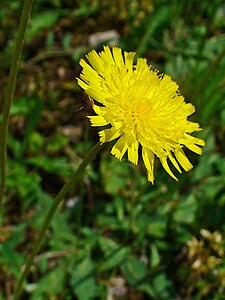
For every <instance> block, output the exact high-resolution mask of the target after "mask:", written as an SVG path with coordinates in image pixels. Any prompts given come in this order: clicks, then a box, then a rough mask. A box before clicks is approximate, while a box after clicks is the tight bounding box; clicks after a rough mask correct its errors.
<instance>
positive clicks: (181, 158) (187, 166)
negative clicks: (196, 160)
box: [174, 149, 193, 171]
mask: <svg viewBox="0 0 225 300" xmlns="http://www.w3.org/2000/svg"><path fill="white" fill-rule="evenodd" d="M174 155H175V157H176V159H177V161H178V162H179V164H180V165H181V166H182V168H183V169H184V170H185V171H189V170H191V169H192V168H193V166H192V164H191V163H190V161H189V160H188V158H187V156H186V154H185V153H184V151H183V150H182V149H180V150H178V151H175V152H174Z"/></svg>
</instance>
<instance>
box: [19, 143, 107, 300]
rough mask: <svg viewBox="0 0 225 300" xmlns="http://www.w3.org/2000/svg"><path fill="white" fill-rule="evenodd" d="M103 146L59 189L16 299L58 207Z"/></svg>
mask: <svg viewBox="0 0 225 300" xmlns="http://www.w3.org/2000/svg"><path fill="white" fill-rule="evenodd" d="M102 148H103V146H102V145H101V144H100V142H99V143H97V144H96V145H95V146H94V147H93V148H92V149H91V150H90V151H89V152H88V154H87V156H86V157H85V158H84V159H83V161H82V163H81V164H80V166H79V167H78V169H77V170H76V172H75V173H74V174H73V176H72V177H71V178H70V180H69V181H68V182H67V183H66V184H65V185H64V186H63V187H62V189H61V190H60V191H59V193H58V195H57V196H56V198H55V200H54V201H53V203H52V205H51V207H50V209H49V211H48V213H47V216H46V218H45V222H44V224H43V225H42V228H41V230H40V232H39V234H38V236H37V240H36V242H35V244H34V245H33V249H32V251H31V253H30V256H29V257H28V260H27V262H26V265H25V268H24V270H23V272H22V274H21V276H20V279H19V281H18V284H17V287H16V290H15V294H14V300H19V299H20V295H21V292H22V287H23V282H24V279H25V278H26V277H27V275H28V273H29V271H30V268H31V266H32V264H33V261H34V258H35V256H36V254H37V252H38V251H39V249H40V246H41V243H42V240H43V238H44V236H45V233H46V231H47V229H48V227H49V224H50V222H51V220H52V218H53V216H54V214H55V212H56V210H57V208H58V207H59V205H60V203H61V202H62V200H63V199H64V197H65V196H66V195H67V194H68V192H69V191H71V190H72V189H73V188H74V186H75V184H76V183H77V182H78V181H79V180H80V179H81V178H82V177H83V174H84V171H85V169H86V167H87V165H88V164H89V163H90V161H91V160H92V159H93V158H94V157H95V155H96V154H97V153H98V152H99V151H100V150H101V149H102Z"/></svg>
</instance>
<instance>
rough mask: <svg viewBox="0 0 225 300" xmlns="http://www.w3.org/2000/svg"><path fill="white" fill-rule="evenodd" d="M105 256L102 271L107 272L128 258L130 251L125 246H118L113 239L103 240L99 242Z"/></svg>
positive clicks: (101, 266)
mask: <svg viewBox="0 0 225 300" xmlns="http://www.w3.org/2000/svg"><path fill="white" fill-rule="evenodd" d="M99 243H100V247H101V248H102V250H103V252H104V253H105V256H104V257H103V258H102V262H101V264H100V270H101V271H106V270H109V269H112V268H113V267H116V266H119V265H120V264H121V263H122V262H123V261H124V260H125V258H126V257H127V254H128V253H129V249H128V248H127V247H125V246H123V245H118V244H116V243H115V242H114V241H112V240H111V239H107V238H101V239H100V240H99Z"/></svg>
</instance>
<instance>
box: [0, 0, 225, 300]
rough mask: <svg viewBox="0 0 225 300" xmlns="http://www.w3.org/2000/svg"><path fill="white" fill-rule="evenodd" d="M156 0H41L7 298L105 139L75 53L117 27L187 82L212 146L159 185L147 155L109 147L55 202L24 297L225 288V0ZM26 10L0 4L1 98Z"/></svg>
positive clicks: (15, 135) (23, 88) (12, 186)
mask: <svg viewBox="0 0 225 300" xmlns="http://www.w3.org/2000/svg"><path fill="white" fill-rule="evenodd" d="M146 2H148V3H147V4H146ZM146 2H145V1H135V0H131V1H125V0H124V1H118V3H117V4H116V2H114V1H111V2H110V1H103V0H102V1H94V0H93V1H75V2H73V4H71V1H62V0H51V1H50V0H49V1H44V0H36V1H34V7H33V11H32V15H31V25H30V27H29V30H28V32H27V40H26V43H25V46H24V50H23V53H22V63H21V69H20V71H19V76H18V80H17V85H16V93H15V99H14V101H13V106H12V110H11V117H10V124H9V127H10V128H9V131H10V132H9V138H8V167H7V186H6V194H5V201H4V206H3V214H2V216H1V229H0V243H1V244H0V299H9V297H10V296H12V295H13V291H14V288H15V285H16V282H17V281H18V278H19V275H20V273H21V268H22V267H23V266H24V264H25V262H26V259H27V255H28V253H29V251H30V249H31V246H32V244H33V243H34V240H35V238H36V234H37V232H38V230H39V229H40V227H41V224H42V223H43V220H44V218H45V216H46V211H47V209H48V208H49V206H50V205H51V203H52V201H53V199H54V196H55V195H56V194H57V192H58V191H59V190H60V188H61V187H62V186H63V184H64V183H65V182H67V180H68V179H69V178H70V176H71V174H72V172H73V171H74V170H75V169H76V168H77V167H78V165H79V163H80V161H81V159H82V158H83V157H84V155H85V153H86V152H87V151H88V149H90V147H91V146H92V145H94V144H95V143H96V142H97V140H98V135H97V130H96V129H95V128H91V126H90V125H89V121H88V119H87V118H86V116H87V115H89V114H90V113H91V111H89V109H90V108H88V107H87V106H86V102H85V95H84V94H83V92H82V91H81V90H80V89H79V87H78V85H77V84H76V81H75V78H76V77H77V76H78V75H79V72H80V67H79V65H78V61H79V59H80V58H81V57H83V56H84V55H85V54H86V53H87V52H88V51H89V50H91V49H93V48H95V49H96V50H100V49H101V47H102V45H103V44H107V43H108V42H109V40H102V41H99V42H97V43H96V45H93V46H91V45H90V44H89V37H90V35H91V34H95V33H96V32H101V31H108V30H112V29H114V30H116V31H117V32H118V33H119V35H120V38H119V41H118V42H117V43H118V46H119V47H121V48H123V49H124V50H126V51H131V50H132V51H137V53H138V55H139V56H141V57H143V56H144V57H146V58H147V59H148V62H149V64H152V65H153V66H154V67H156V68H157V69H159V71H160V72H161V73H167V74H169V75H170V76H171V77H172V78H173V79H174V80H175V81H177V82H178V84H179V86H180V91H181V93H182V94H183V95H184V96H185V99H186V101H187V102H191V103H193V104H194V105H195V106H196V113H195V114H194V115H193V116H192V120H193V121H195V122H198V123H199V124H200V125H201V127H202V128H203V129H204V130H203V131H202V132H200V133H199V134H198V137H201V138H203V139H205V141H206V146H205V147H204V149H203V151H204V152H203V154H202V156H200V157H198V156H197V155H195V154H192V153H188V156H189V157H190V160H191V162H192V163H193V165H194V168H193V170H191V171H190V172H189V173H187V174H186V173H183V174H181V175H179V182H178V183H176V182H175V181H174V180H173V179H172V178H169V176H168V175H167V174H166V172H165V171H164V170H163V168H162V167H161V166H160V164H159V163H157V164H156V173H155V177H156V180H155V184H154V185H153V186H152V185H151V184H150V183H149V182H147V179H146V174H145V172H146V171H145V168H144V167H143V165H142V164H141V163H140V164H139V165H138V166H133V165H132V164H130V163H129V162H128V161H127V160H126V158H125V159H123V160H122V162H119V161H117V160H116V159H115V158H114V157H113V156H112V155H111V154H110V147H105V148H104V150H103V151H102V152H101V153H100V154H99V155H98V157H97V158H96V159H95V160H94V161H93V162H92V163H91V165H90V166H89V167H88V169H87V172H86V174H85V177H84V179H83V180H82V182H81V184H80V186H79V187H76V188H75V190H74V191H73V192H71V193H70V195H69V196H68V197H67V198H66V199H65V201H64V203H63V205H62V207H61V208H60V209H59V210H58V212H57V213H56V215H55V217H54V219H53V221H52V223H51V226H50V228H49V230H48V232H47V235H46V237H45V239H44V242H43V245H42V247H41V250H40V252H39V255H37V256H36V257H35V263H34V266H33V267H32V270H31V272H30V274H29V276H28V278H27V281H26V283H25V285H24V292H23V297H24V299H31V300H39V299H57V300H61V299H62V300H63V299H66V300H70V299H71V300H72V299H78V300H89V299H107V296H108V297H109V295H110V294H112V295H113V297H114V299H119V300H124V299H163V300H173V299H196V300H199V299H207V300H208V299H210V300H211V299H216V300H219V299H224V289H225V284H224V274H225V273H224V272H225V261H224V251H225V245H224V236H225V232H224V230H225V223H224V215H225V180H224V178H225V158H224V148H225V139H224V130H225V79H224V69H225V58H224V54H225V50H224V49H225V36H224V14H225V6H224V3H223V1H211V3H210V5H209V2H208V1H206V0H204V1H197V2H196V1H187V2H186V1H152V2H151V1H146ZM21 7H22V6H21V3H19V2H18V1H16V0H12V1H1V4H0V66H1V70H0V78H1V82H2V88H1V91H0V94H1V95H0V96H1V97H0V98H3V96H4V89H5V86H6V80H7V76H8V70H9V64H10V57H11V53H12V40H13V38H14V37H15V33H16V29H17V26H18V19H19V15H20V12H21ZM82 106H84V108H83V109H82V110H79V108H81V107H82ZM202 229H205V230H206V233H205V232H204V231H202ZM212 233H214V235H213V234H212ZM198 262H199V264H198ZM196 266H197V267H196ZM116 292H117V294H116ZM22 299H23V298H22Z"/></svg>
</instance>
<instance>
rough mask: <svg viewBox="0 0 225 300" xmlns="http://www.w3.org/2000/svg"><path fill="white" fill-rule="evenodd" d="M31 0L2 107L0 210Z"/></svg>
mask: <svg viewBox="0 0 225 300" xmlns="http://www.w3.org/2000/svg"><path fill="white" fill-rule="evenodd" d="M32 4H33V0H24V3H23V9H22V14H21V19H20V24H19V29H18V32H17V37H16V41H15V48H14V52H13V56H12V61H11V66H10V72H9V77H8V82H7V87H6V93H5V100H4V103H3V109H2V124H1V137H0V168H1V185H0V211H1V206H2V199H3V195H4V191H5V184H6V163H7V137H8V124H9V115H10V108H11V105H12V100H13V97H14V90H15V84H16V78H17V73H18V69H19V62H20V57H21V52H22V48H23V43H24V38H25V33H26V30H27V25H28V21H29V17H30V12H31V8H32Z"/></svg>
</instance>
